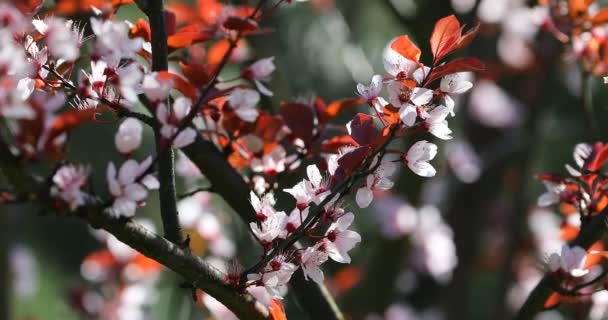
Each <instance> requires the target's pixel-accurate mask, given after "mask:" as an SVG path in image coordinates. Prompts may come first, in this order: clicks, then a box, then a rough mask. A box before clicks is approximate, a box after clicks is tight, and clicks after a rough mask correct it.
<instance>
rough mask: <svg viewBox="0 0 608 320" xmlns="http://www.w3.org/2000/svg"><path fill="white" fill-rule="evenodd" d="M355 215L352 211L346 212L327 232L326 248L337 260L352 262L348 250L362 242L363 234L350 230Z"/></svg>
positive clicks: (331, 256)
mask: <svg viewBox="0 0 608 320" xmlns="http://www.w3.org/2000/svg"><path fill="white" fill-rule="evenodd" d="M354 219H355V216H354V215H353V214H352V212H349V213H346V214H344V215H343V216H341V217H340V218H338V220H337V221H336V222H334V223H333V224H332V225H331V226H330V227H329V229H328V230H327V232H326V233H325V240H324V243H325V248H326V251H327V254H328V255H329V257H330V258H332V259H333V260H334V261H336V262H340V263H350V260H351V259H350V256H349V255H348V251H350V250H351V249H352V248H354V247H355V245H356V244H357V243H359V242H361V235H359V234H358V233H357V232H355V231H352V230H348V227H350V225H351V224H352V223H353V220H354Z"/></svg>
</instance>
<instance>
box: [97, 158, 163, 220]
mask: <svg viewBox="0 0 608 320" xmlns="http://www.w3.org/2000/svg"><path fill="white" fill-rule="evenodd" d="M151 163H152V158H151V157H148V158H146V160H144V161H143V162H142V163H141V164H140V163H137V161H135V160H133V159H130V160H127V161H126V162H125V163H123V165H122V166H121V167H120V169H119V170H118V172H117V171H116V167H115V166H114V163H112V162H110V164H109V165H108V170H107V172H106V179H107V181H108V187H109V189H110V193H111V194H112V196H113V197H114V202H113V204H112V207H111V210H110V213H111V214H112V215H114V216H123V217H133V216H134V215H135V210H136V209H137V205H138V204H139V203H140V202H142V201H143V200H145V199H146V198H147V197H148V190H153V189H158V187H159V182H158V180H157V179H156V177H154V176H152V175H149V174H148V175H146V176H144V177H143V178H142V179H141V182H138V181H136V179H137V178H138V177H139V176H140V175H141V174H143V173H144V171H145V170H146V169H147V168H148V167H149V166H150V164H151Z"/></svg>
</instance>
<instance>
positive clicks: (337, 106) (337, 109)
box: [319, 98, 365, 124]
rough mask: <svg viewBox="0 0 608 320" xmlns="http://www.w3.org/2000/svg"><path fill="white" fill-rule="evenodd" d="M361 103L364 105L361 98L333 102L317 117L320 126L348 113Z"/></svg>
mask: <svg viewBox="0 0 608 320" xmlns="http://www.w3.org/2000/svg"><path fill="white" fill-rule="evenodd" d="M363 103H365V100H364V99H362V98H347V99H342V100H337V101H334V102H332V103H330V104H328V105H327V107H325V110H324V111H323V114H322V115H319V122H320V123H321V124H324V123H327V122H329V121H331V120H332V119H333V118H335V117H337V116H338V115H339V114H341V113H342V112H345V111H348V110H350V109H352V108H354V107H356V106H358V105H361V104H363Z"/></svg>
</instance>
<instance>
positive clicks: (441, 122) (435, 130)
mask: <svg viewBox="0 0 608 320" xmlns="http://www.w3.org/2000/svg"><path fill="white" fill-rule="evenodd" d="M449 114H450V108H448V107H445V106H437V107H435V108H433V110H431V111H429V113H428V117H427V118H426V119H424V122H425V125H426V127H427V130H428V131H429V132H430V133H431V134H432V135H434V136H435V137H437V138H439V139H443V140H449V139H452V136H450V134H451V133H452V130H450V128H449V127H448V121H447V120H445V118H446V117H447V116H448V115H449Z"/></svg>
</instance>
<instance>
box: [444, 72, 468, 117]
mask: <svg viewBox="0 0 608 320" xmlns="http://www.w3.org/2000/svg"><path fill="white" fill-rule="evenodd" d="M472 87H473V84H472V83H471V82H469V81H467V80H464V79H463V76H462V74H460V73H453V74H450V75H447V76H445V77H443V78H442V79H441V83H440V84H439V88H440V90H441V91H442V92H443V93H445V95H444V96H443V99H444V101H445V105H446V106H447V108H448V110H450V113H451V114H452V116H454V111H453V110H454V105H455V103H454V99H452V97H450V94H462V93H465V92H467V91H469V89H471V88H472Z"/></svg>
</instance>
